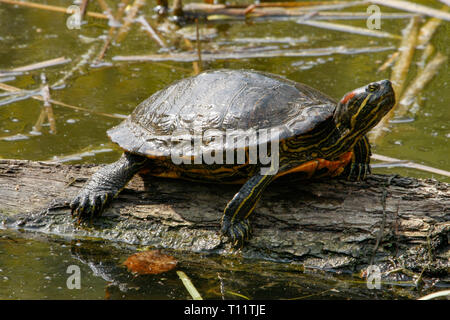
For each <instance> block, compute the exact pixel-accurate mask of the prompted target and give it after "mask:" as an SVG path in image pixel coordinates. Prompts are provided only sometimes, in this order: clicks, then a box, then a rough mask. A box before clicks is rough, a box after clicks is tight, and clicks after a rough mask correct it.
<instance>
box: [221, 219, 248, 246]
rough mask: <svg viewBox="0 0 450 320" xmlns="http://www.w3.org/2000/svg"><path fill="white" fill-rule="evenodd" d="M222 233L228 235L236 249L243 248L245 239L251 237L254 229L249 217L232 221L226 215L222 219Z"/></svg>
mask: <svg viewBox="0 0 450 320" xmlns="http://www.w3.org/2000/svg"><path fill="white" fill-rule="evenodd" d="M221 233H222V234H223V235H225V236H227V237H228V239H229V241H230V242H231V244H232V246H233V247H234V248H236V249H242V247H243V246H244V243H245V241H247V240H248V239H250V236H251V233H252V230H251V226H250V221H249V220H248V219H245V220H239V221H234V222H231V221H230V219H228V218H227V217H224V219H223V221H222V229H221Z"/></svg>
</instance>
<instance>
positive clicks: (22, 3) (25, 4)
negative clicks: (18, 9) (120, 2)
mask: <svg viewBox="0 0 450 320" xmlns="http://www.w3.org/2000/svg"><path fill="white" fill-rule="evenodd" d="M0 2H3V3H8V4H13V5H17V6H22V7H28V8H35V9H42V10H48V11H56V12H62V13H65V14H70V13H69V12H67V8H66V7H58V6H52V5H48V4H40V3H33V2H26V1H17V0H0ZM86 15H87V16H89V17H93V18H99V19H108V16H106V15H105V14H103V13H98V12H90V11H88V12H86Z"/></svg>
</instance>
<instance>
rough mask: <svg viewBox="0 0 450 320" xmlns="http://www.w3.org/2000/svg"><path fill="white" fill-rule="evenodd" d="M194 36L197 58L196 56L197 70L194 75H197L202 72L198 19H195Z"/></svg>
mask: <svg viewBox="0 0 450 320" xmlns="http://www.w3.org/2000/svg"><path fill="white" fill-rule="evenodd" d="M195 36H196V40H197V56H198V62H197V63H198V65H197V67H198V68H197V70H195V74H199V73H200V72H202V69H203V68H202V49H201V43H200V33H199V27H198V19H195Z"/></svg>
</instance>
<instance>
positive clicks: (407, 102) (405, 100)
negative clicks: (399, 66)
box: [396, 52, 447, 116]
mask: <svg viewBox="0 0 450 320" xmlns="http://www.w3.org/2000/svg"><path fill="white" fill-rule="evenodd" d="M445 61H447V57H446V56H444V55H443V54H441V53H440V52H438V53H437V54H436V55H435V57H434V58H433V59H432V60H431V61H430V62H429V63H428V64H427V65H426V66H425V68H424V69H423V70H422V71H421V72H419V74H418V75H417V76H416V78H415V79H414V80H413V82H412V83H411V85H410V86H409V87H408V88H407V89H406V91H405V93H404V94H403V96H402V98H401V99H400V101H399V103H398V107H397V110H396V115H397V116H402V115H404V114H405V113H406V112H407V111H408V110H409V107H410V106H411V105H412V103H413V102H414V100H415V98H416V97H417V95H418V94H419V93H420V91H422V89H423V88H424V87H425V86H426V85H427V84H428V83H429V82H430V81H431V79H432V78H433V77H434V76H435V75H436V73H438V72H439V70H440V68H441V65H442V64H443V63H444V62H445Z"/></svg>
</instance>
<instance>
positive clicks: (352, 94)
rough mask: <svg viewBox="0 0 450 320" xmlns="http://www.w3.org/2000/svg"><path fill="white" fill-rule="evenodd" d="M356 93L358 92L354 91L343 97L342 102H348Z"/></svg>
mask: <svg viewBox="0 0 450 320" xmlns="http://www.w3.org/2000/svg"><path fill="white" fill-rule="evenodd" d="M355 94H356V92H354V91H352V92H350V93H348V94H346V95H345V97H343V98H342V100H341V104H346V103H347V102H348V100H350V99H351V98H353V97H354V96H355Z"/></svg>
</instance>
